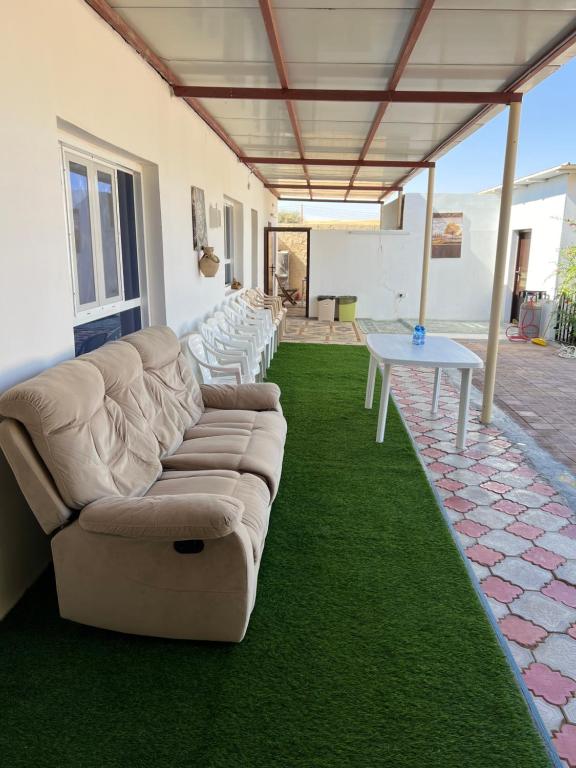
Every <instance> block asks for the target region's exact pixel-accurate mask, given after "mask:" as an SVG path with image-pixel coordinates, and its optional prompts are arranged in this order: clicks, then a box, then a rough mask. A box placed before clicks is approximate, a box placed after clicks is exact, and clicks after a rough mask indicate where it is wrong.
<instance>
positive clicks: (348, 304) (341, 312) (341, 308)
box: [338, 296, 358, 323]
mask: <svg viewBox="0 0 576 768" xmlns="http://www.w3.org/2000/svg"><path fill="white" fill-rule="evenodd" d="M357 301H358V296H338V319H339V320H340V322H344V323H351V322H352V321H353V320H356V302H357Z"/></svg>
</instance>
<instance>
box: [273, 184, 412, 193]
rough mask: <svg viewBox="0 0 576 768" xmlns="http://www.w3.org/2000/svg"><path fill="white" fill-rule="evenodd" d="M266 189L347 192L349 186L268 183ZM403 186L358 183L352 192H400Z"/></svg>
mask: <svg viewBox="0 0 576 768" xmlns="http://www.w3.org/2000/svg"><path fill="white" fill-rule="evenodd" d="M264 186H265V187H266V189H298V190H300V189H301V190H302V191H303V192H305V191H306V190H307V189H326V190H329V189H331V190H334V191H338V190H340V192H347V191H348V186H347V185H346V184H340V185H337V184H310V185H309V186H307V185H306V186H305V185H303V184H274V183H268V184H265V185H264ZM401 189H402V187H390V186H377V185H376V186H370V185H369V184H366V185H363V184H357V185H355V186H354V187H352V190H351V191H352V192H399V191H400V190H401Z"/></svg>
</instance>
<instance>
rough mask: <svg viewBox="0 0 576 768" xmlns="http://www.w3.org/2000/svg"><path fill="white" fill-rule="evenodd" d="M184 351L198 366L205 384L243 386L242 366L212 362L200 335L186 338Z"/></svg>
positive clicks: (184, 339)
mask: <svg viewBox="0 0 576 768" xmlns="http://www.w3.org/2000/svg"><path fill="white" fill-rule="evenodd" d="M182 349H183V351H184V353H185V355H186V356H187V357H189V358H191V359H192V360H193V362H194V363H195V364H196V368H197V369H198V371H199V373H200V376H201V378H202V382H203V383H204V384H242V367H241V364H240V363H228V364H216V363H212V362H210V360H209V358H208V354H207V352H206V348H205V347H204V342H203V340H202V336H200V334H198V333H190V334H188V335H187V336H185V337H184V338H183V339H182Z"/></svg>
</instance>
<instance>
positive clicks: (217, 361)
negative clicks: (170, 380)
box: [182, 290, 286, 384]
mask: <svg viewBox="0 0 576 768" xmlns="http://www.w3.org/2000/svg"><path fill="white" fill-rule="evenodd" d="M285 316H286V310H285V309H284V308H283V307H282V304H281V302H280V301H279V300H278V301H276V297H272V296H266V295H265V294H263V293H262V292H261V291H259V290H250V291H244V292H241V293H240V292H239V293H237V294H235V295H234V296H232V297H231V298H230V300H229V301H227V302H226V303H225V304H224V306H223V307H222V308H221V309H220V310H218V311H216V312H214V314H213V315H212V317H209V318H207V319H206V320H204V321H203V322H201V323H200V324H199V329H198V332H197V333H190V334H188V335H186V336H185V337H184V338H183V339H182V349H183V351H184V353H185V355H186V356H187V357H188V359H189V360H190V362H191V363H192V364H193V366H194V367H195V368H196V370H197V371H198V373H199V374H200V377H201V380H202V381H203V382H204V383H205V384H244V383H252V382H258V381H263V379H264V378H265V377H266V371H267V369H268V366H269V365H270V363H271V361H272V358H273V357H274V353H275V352H276V351H277V349H278V343H279V341H280V338H281V336H282V333H283V331H284V319H285Z"/></svg>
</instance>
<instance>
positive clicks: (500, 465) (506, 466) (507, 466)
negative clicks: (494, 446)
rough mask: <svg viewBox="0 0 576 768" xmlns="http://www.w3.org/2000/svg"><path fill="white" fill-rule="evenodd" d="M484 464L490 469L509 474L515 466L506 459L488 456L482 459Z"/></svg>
mask: <svg viewBox="0 0 576 768" xmlns="http://www.w3.org/2000/svg"><path fill="white" fill-rule="evenodd" d="M484 464H488V465H489V466H490V467H494V469H497V470H499V471H500V472H510V470H511V469H514V467H515V466H516V464H514V462H513V461H508V459H503V458H502V456H488V457H487V458H485V459H484Z"/></svg>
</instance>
